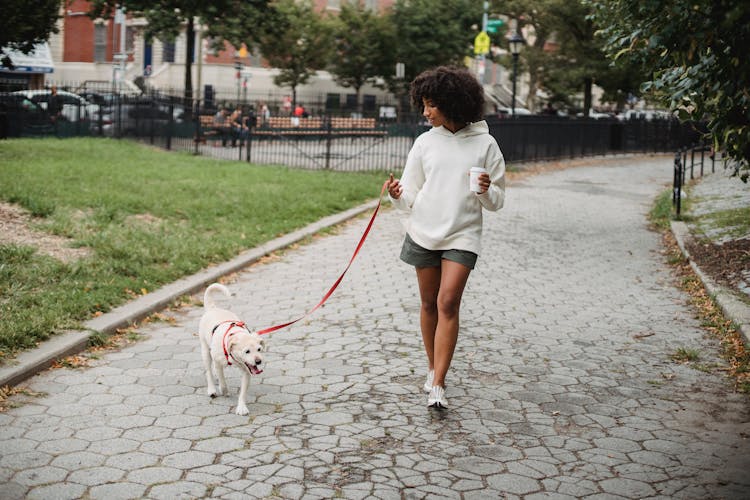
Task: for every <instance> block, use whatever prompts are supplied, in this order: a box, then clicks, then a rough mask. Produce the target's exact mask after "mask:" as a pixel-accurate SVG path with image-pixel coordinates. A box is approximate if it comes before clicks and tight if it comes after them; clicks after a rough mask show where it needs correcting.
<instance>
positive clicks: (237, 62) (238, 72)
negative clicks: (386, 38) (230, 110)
mask: <svg viewBox="0 0 750 500" xmlns="http://www.w3.org/2000/svg"><path fill="white" fill-rule="evenodd" d="M234 71H235V79H236V80H237V106H239V105H240V87H241V84H240V83H241V82H240V78H241V76H242V75H241V73H242V61H240V53H239V52H235V53H234Z"/></svg>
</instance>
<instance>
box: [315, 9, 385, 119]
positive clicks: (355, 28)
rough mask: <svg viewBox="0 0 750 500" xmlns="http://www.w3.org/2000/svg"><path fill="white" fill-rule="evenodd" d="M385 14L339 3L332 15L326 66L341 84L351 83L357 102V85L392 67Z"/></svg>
mask: <svg viewBox="0 0 750 500" xmlns="http://www.w3.org/2000/svg"><path fill="white" fill-rule="evenodd" d="M386 21H387V18H386V16H382V15H378V14H377V13H375V12H374V11H372V10H371V9H367V8H365V7H364V6H363V5H361V4H351V3H349V2H346V3H343V4H342V5H341V11H340V12H339V15H338V16H337V17H336V18H334V19H333V21H332V27H333V51H332V58H331V61H330V63H329V66H328V70H329V71H330V72H331V74H332V75H333V76H334V78H335V80H336V82H337V83H338V84H339V85H341V86H343V87H352V88H354V89H355V91H356V92H357V103H358V106H359V105H360V104H361V103H360V95H359V94H360V89H361V88H362V87H363V86H364V85H365V84H366V83H368V82H370V83H373V82H374V81H375V79H376V77H378V76H380V75H381V74H389V73H390V72H392V71H393V64H392V61H391V60H390V59H389V58H388V57H387V54H389V53H391V52H392V47H393V44H392V43H391V41H392V40H393V37H392V36H391V35H392V30H391V26H390V25H389V24H388V23H387V22H386Z"/></svg>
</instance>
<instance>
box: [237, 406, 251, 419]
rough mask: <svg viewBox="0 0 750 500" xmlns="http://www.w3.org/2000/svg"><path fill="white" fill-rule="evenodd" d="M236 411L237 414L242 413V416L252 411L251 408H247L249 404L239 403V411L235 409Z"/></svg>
mask: <svg viewBox="0 0 750 500" xmlns="http://www.w3.org/2000/svg"><path fill="white" fill-rule="evenodd" d="M235 413H236V414H237V415H242V416H244V415H247V414H248V413H250V410H248V409H247V406H246V405H239V406H238V407H237V411H235Z"/></svg>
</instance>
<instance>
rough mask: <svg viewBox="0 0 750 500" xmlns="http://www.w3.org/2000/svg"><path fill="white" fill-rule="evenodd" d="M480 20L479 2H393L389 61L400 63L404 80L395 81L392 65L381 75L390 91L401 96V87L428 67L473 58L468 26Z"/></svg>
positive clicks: (461, 61)
mask: <svg viewBox="0 0 750 500" xmlns="http://www.w3.org/2000/svg"><path fill="white" fill-rule="evenodd" d="M481 19H482V2H476V1H474V0H396V3H395V4H394V5H393V7H392V10H391V12H390V18H389V22H390V24H391V26H392V27H393V31H392V32H391V33H392V36H393V37H394V38H393V40H394V42H395V43H393V50H394V52H393V54H392V57H391V58H390V60H391V61H392V62H393V64H395V63H396V62H402V63H404V68H405V77H404V80H403V81H399V80H396V78H395V75H394V73H393V72H394V69H393V66H392V67H391V70H390V71H389V72H388V73H387V74H384V75H382V76H383V77H384V78H385V80H386V82H387V85H388V87H389V88H390V89H391V91H393V92H394V93H396V94H403V92H404V89H405V85H404V84H405V83H406V84H408V82H411V81H412V80H413V79H414V77H416V76H417V75H418V74H419V73H421V72H422V71H424V70H426V69H428V68H433V67H435V66H439V65H443V64H459V65H460V64H463V62H464V58H466V57H468V56H473V49H472V47H473V41H474V37H475V36H476V34H477V31H476V30H475V29H472V26H473V25H476V24H478V23H479V21H480V20H481Z"/></svg>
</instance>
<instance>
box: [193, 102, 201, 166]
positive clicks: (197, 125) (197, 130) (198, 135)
mask: <svg viewBox="0 0 750 500" xmlns="http://www.w3.org/2000/svg"><path fill="white" fill-rule="evenodd" d="M200 108H201V103H200V101H198V102H197V103H196V106H195V115H194V116H193V121H195V136H194V137H193V148H194V150H193V154H194V155H198V154H200V153H199V151H198V144H199V143H200V140H201V135H202V134H203V131H202V130H201V109H200Z"/></svg>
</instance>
